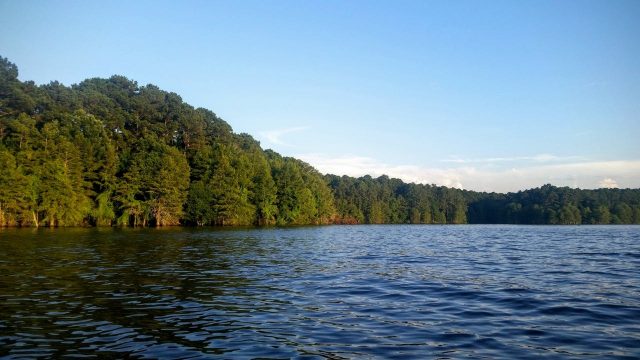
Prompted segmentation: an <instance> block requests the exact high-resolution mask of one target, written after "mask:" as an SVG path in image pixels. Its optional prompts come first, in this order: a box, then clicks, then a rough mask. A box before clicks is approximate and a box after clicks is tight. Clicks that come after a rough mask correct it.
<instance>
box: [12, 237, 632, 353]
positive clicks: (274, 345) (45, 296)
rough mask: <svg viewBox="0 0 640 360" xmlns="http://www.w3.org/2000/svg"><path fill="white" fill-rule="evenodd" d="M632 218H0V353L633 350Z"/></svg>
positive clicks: (567, 351)
mask: <svg viewBox="0 0 640 360" xmlns="http://www.w3.org/2000/svg"><path fill="white" fill-rule="evenodd" d="M638 319H640V227H638V226H576V227H572V226H561V227H553V226H540V227H536V226H481V225H469V226H331V227H305V228H288V229H241V230H216V229H177V228H173V229H160V230H153V229H53V230H52V229H39V230H34V229H4V230H0V356H1V355H6V356H8V357H9V358H21V357H25V358H33V357H43V358H49V357H61V356H65V357H68V358H73V357H83V358H84V357H93V356H95V357H101V358H104V357H113V358H122V357H133V358H167V359H169V358H171V359H173V358H209V357H222V358H230V357H234V358H292V357H297V358H310V359H311V358H330V359H340V358H402V359H406V358H425V357H435V358H531V359H538V358H545V357H547V358H580V359H583V358H603V357H606V358H621V359H622V358H630V359H631V358H638V357H640V321H639V320H638Z"/></svg>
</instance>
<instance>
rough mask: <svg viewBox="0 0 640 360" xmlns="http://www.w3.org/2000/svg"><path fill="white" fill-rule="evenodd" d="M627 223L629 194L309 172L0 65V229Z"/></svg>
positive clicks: (241, 138) (92, 89) (121, 83)
mask: <svg viewBox="0 0 640 360" xmlns="http://www.w3.org/2000/svg"><path fill="white" fill-rule="evenodd" d="M332 222H336V223H373V224H379V223H427V224H431V223H454V224H460V223H467V222H471V223H534V224H547V223H549V224H580V223H586V224H591V223H597V224H608V223H640V190H575V189H569V188H556V187H553V186H550V185H547V186H544V187H542V188H540V189H533V190H528V191H525V192H519V193H516V194H487V193H477V192H470V191H463V190H457V189H450V188H446V187H438V186H433V185H418V184H406V183H403V182H402V181H400V180H398V179H390V178H388V177H386V176H382V177H379V178H377V179H373V178H371V177H369V176H365V177H362V178H359V179H355V178H352V177H346V176H343V177H337V176H333V175H327V176H324V177H323V176H322V175H321V174H320V173H318V171H316V170H315V169H314V168H313V167H311V166H309V165H308V164H306V163H304V162H302V161H300V160H297V159H294V158H290V157H282V156H280V155H279V154H277V153H275V152H273V151H270V150H266V151H265V150H262V148H261V147H260V144H259V143H258V142H257V141H255V140H254V139H253V138H252V137H251V136H249V135H247V134H235V133H234V132H233V131H232V129H231V127H230V126H229V125H228V124H227V123H226V122H225V121H223V120H222V119H220V118H219V117H217V116H216V115H215V114H214V113H213V112H211V111H209V110H206V109H202V108H198V109H196V108H193V107H192V106H190V105H188V104H186V103H184V102H183V101H182V99H181V98H180V97H179V96H178V95H177V94H175V93H169V92H165V91H162V90H160V89H159V88H158V87H156V86H154V85H146V86H139V85H138V84H137V83H136V82H135V81H131V80H129V79H127V78H125V77H122V76H112V77H111V78H109V79H98V78H94V79H88V80H85V81H83V82H81V83H80V84H77V85H73V86H71V87H67V86H64V85H62V84H60V83H58V82H52V83H50V84H47V85H41V86H37V85H35V84H34V83H33V82H29V81H27V82H22V81H20V80H19V79H18V69H17V67H16V66H15V65H14V64H12V63H11V62H9V61H8V60H7V59H4V58H1V57H0V226H80V225H97V226H112V225H120V226H164V225H177V224H188V225H290V224H326V223H332Z"/></svg>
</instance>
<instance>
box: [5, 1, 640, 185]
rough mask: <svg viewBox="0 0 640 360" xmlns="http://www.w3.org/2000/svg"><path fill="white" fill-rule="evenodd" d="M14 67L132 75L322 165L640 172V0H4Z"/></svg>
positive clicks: (534, 176)
mask: <svg viewBox="0 0 640 360" xmlns="http://www.w3.org/2000/svg"><path fill="white" fill-rule="evenodd" d="M0 19H1V23H2V25H1V26H0V56H3V57H6V58H8V59H9V60H10V61H12V62H13V63H15V64H16V65H18V69H19V72H20V75H19V78H20V79H21V80H23V81H26V80H31V81H34V82H36V83H37V84H46V83H49V82H50V81H53V80H58V81H60V82H62V83H64V84H65V85H71V84H75V83H78V82H80V81H82V80H84V79H86V78H92V77H109V76H111V75H114V74H118V75H124V76H126V77H128V78H130V79H133V80H136V81H137V82H138V83H139V84H140V85H146V84H150V83H151V84H155V85H157V86H159V87H160V88H161V89H163V90H167V91H172V92H175V93H177V94H179V95H180V96H181V97H182V98H183V100H184V101H186V102H187V103H189V104H191V105H193V106H195V107H204V108H208V109H210V110H212V111H214V112H215V113H216V114H217V115H218V116H219V117H221V118H223V119H224V120H226V121H227V122H228V123H229V124H230V125H231V126H232V127H233V129H234V131H236V132H246V133H249V134H251V135H252V136H254V137H255V138H256V139H257V140H259V141H260V143H261V145H262V146H263V148H271V149H273V150H275V151H278V152H279V153H281V154H283V155H286V156H294V157H297V158H300V159H302V160H304V161H306V162H308V163H310V164H311V165H313V166H315V167H316V168H317V169H318V170H320V171H321V172H323V173H333V174H338V175H351V176H361V175H365V174H369V175H373V176H378V175H382V174H387V175H389V176H391V177H397V178H401V179H403V180H405V181H409V182H419V183H429V184H437V185H446V186H453V187H458V188H465V189H470V190H480V191H497V192H507V191H518V190H524V189H527V188H532V187H538V186H541V185H543V184H546V183H550V184H553V185H558V186H571V187H580V188H600V187H621V188H627V187H631V188H638V187H640V141H639V140H638V138H639V137H640V21H639V20H638V19H640V1H637V0H630V1H623V0H601V1H589V0H581V1H569V0H565V1H562V0H535V1H534V0H523V1H511V0H509V1H499V0H487V1H460V0H452V1H444V0H443V1H428V0H418V1H405V0H393V1H390V0H389V1H375V0H367V1H364V0H351V1H344V0H297V1H285V0H282V1H274V0H261V1H244V0H238V1H215V0H210V1H188V0H185V1H156V0H154V1H135V2H133V1H86V0H83V1H36V0H27V1H25V0H0Z"/></svg>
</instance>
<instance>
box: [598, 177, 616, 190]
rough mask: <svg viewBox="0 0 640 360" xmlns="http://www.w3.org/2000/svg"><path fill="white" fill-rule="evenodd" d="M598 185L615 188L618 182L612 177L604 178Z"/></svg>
mask: <svg viewBox="0 0 640 360" xmlns="http://www.w3.org/2000/svg"><path fill="white" fill-rule="evenodd" d="M598 187H601V188H605V189H615V188H617V187H618V183H617V182H616V181H615V180H613V179H612V178H605V179H602V181H600V182H599V183H598Z"/></svg>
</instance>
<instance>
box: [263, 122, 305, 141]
mask: <svg viewBox="0 0 640 360" xmlns="http://www.w3.org/2000/svg"><path fill="white" fill-rule="evenodd" d="M308 128H309V127H308V126H295V127H290V128H286V129H275V130H268V131H261V132H260V133H259V135H260V137H261V138H263V139H265V140H266V141H268V142H269V143H271V144H273V145H282V146H291V145H290V144H287V143H285V142H284V141H283V140H282V137H283V136H284V135H287V134H290V133H294V132H298V131H303V130H306V129H308Z"/></svg>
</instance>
